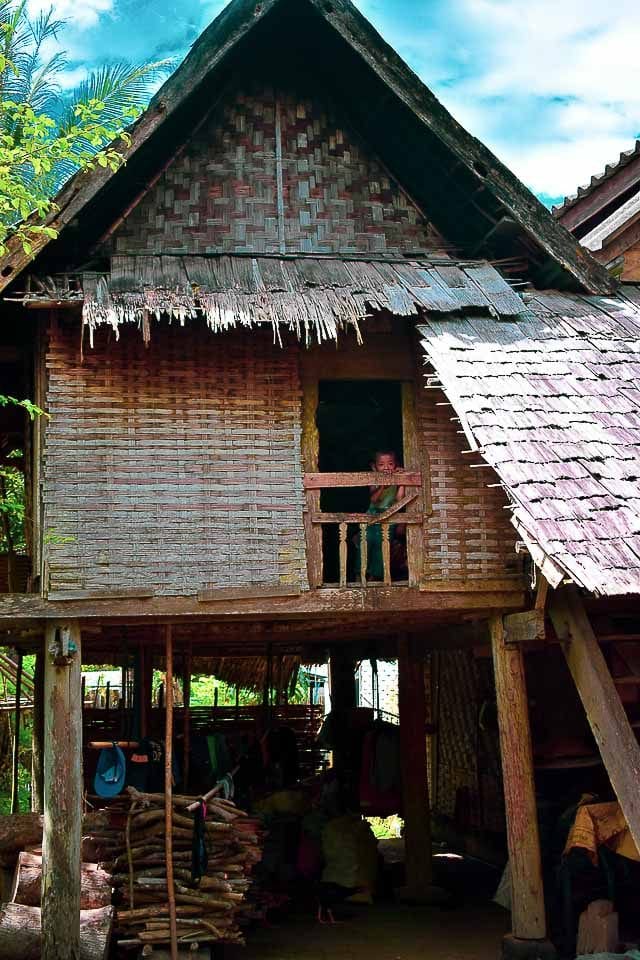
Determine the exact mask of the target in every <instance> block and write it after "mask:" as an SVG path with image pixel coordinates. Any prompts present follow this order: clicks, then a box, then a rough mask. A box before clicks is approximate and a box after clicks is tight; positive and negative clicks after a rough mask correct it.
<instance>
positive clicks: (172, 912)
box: [164, 624, 178, 960]
mask: <svg viewBox="0 0 640 960" xmlns="http://www.w3.org/2000/svg"><path fill="white" fill-rule="evenodd" d="M164 629H165V635H164V637H165V657H166V684H165V686H166V689H165V697H166V700H165V703H166V722H165V736H164V803H165V807H164V811H165V819H164V825H165V859H166V862H167V864H166V865H167V899H168V901H169V929H170V934H171V960H177V958H178V934H177V928H176V893H175V887H174V883H173V629H172V627H171V624H167V626H166V627H165V628H164Z"/></svg>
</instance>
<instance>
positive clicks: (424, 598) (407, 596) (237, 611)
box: [0, 581, 524, 630]
mask: <svg viewBox="0 0 640 960" xmlns="http://www.w3.org/2000/svg"><path fill="white" fill-rule="evenodd" d="M501 584H502V585H501V586H497V583H496V586H494V584H493V583H491V584H488V585H486V589H479V590H477V591H473V592H466V591H465V590H461V589H460V586H459V585H457V584H456V583H455V582H452V583H451V584H450V585H449V587H450V589H449V590H446V589H443V590H442V591H440V592H437V593H429V592H423V591H422V590H416V589H415V587H402V586H392V587H384V586H380V585H378V586H372V585H370V586H369V587H367V588H366V589H363V588H362V587H354V588H347V589H346V590H339V589H335V588H331V587H326V588H322V589H320V590H307V591H304V592H303V593H301V594H300V596H298V597H272V598H263V599H259V600H238V601H229V602H226V603H225V604H220V603H217V601H214V602H212V603H207V602H202V601H199V600H198V598H197V597H196V596H188V597H153V598H150V599H148V600H144V599H142V600H131V599H129V600H117V599H116V600H76V601H74V600H69V601H55V600H45V599H43V598H42V597H40V596H38V595H37V594H26V593H25V594H11V595H8V594H7V595H5V596H3V597H1V598H0V630H3V629H12V628H19V627H23V626H24V625H25V624H30V623H33V622H34V621H38V620H49V619H53V620H57V619H61V618H62V619H65V618H73V619H78V620H87V621H89V620H101V621H102V622H103V623H104V622H105V621H109V620H113V621H114V622H115V621H120V622H129V623H142V622H145V621H146V622H148V623H151V622H152V621H153V620H158V619H160V620H162V619H166V620H172V621H179V620H181V619H182V618H185V619H187V620H191V619H192V618H193V619H195V618H200V619H203V620H206V619H216V620H217V619H219V620H229V619H235V618H241V617H243V616H244V617H247V618H249V619H251V618H252V619H256V618H258V619H259V618H261V617H264V618H267V619H269V620H271V621H276V620H288V619H297V618H302V619H304V618H306V617H308V616H309V615H310V614H311V615H312V616H330V617H335V616H336V615H340V614H348V613H367V612H371V613H376V614H378V615H379V614H381V613H384V612H388V613H390V614H394V613H401V612H406V613H410V612H417V611H421V612H425V613H426V612H432V613H441V612H442V611H445V610H451V611H455V610H464V611H465V612H468V613H469V614H470V615H472V614H473V612H474V611H482V610H488V609H492V608H493V609H505V608H507V609H511V610H514V609H515V610H517V609H519V608H522V606H523V604H524V590H523V587H522V583H521V582H519V581H514V582H513V584H512V585H511V584H510V585H509V586H507V581H501ZM443 586H444V585H443ZM480 586H482V585H480Z"/></svg>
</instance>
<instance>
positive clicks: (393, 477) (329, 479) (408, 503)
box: [303, 470, 424, 588]
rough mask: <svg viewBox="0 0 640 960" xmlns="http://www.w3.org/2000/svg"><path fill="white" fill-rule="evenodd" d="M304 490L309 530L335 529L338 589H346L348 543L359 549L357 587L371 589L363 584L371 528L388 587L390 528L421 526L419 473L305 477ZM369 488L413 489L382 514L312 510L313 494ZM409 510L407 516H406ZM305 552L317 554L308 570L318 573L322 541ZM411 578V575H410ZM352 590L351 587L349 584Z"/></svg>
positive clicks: (313, 542) (312, 542) (312, 541)
mask: <svg viewBox="0 0 640 960" xmlns="http://www.w3.org/2000/svg"><path fill="white" fill-rule="evenodd" d="M303 480H304V488H305V490H306V491H307V517H308V521H310V523H311V526H312V528H314V527H318V526H323V525H331V526H334V527H337V529H338V570H339V575H338V584H339V586H340V587H341V588H346V587H347V585H348V558H349V542H350V539H351V542H353V544H354V546H355V545H356V544H357V545H358V546H359V552H360V569H359V571H358V574H359V577H358V581H357V582H358V583H359V585H360V586H362V587H366V586H369V585H371V581H368V580H367V569H368V565H369V543H368V539H367V531H368V529H369V527H371V526H379V527H380V529H381V551H382V567H383V578H382V584H383V585H384V586H391V585H392V582H393V581H392V570H391V526H392V525H393V524H397V523H401V524H403V525H407V524H415V525H421V524H422V523H423V521H424V504H423V503H422V502H421V500H422V497H423V493H422V488H423V478H422V473H420V472H417V471H415V470H397V471H395V472H394V473H388V474H387V473H384V474H383V473H375V472H372V473H306V474H305V475H304V478H303ZM373 486H402V487H408V488H417V489H415V490H410V492H409V493H407V495H406V496H404V497H403V498H402V499H401V500H399V501H398V503H394V504H393V506H391V507H389V509H388V510H386V511H385V512H384V513H380V514H372V513H335V512H333V513H329V512H323V511H318V510H317V509H314V507H317V504H318V499H317V497H318V494H317V491H320V490H330V489H340V488H349V487H350V488H353V487H373ZM407 508H410V512H406V511H407ZM353 527H357V530H356V531H354V533H353V534H352V537H351V538H350V537H349V530H350V528H351V529H353ZM307 549H308V550H309V551H310V552H312V551H316V550H319V551H320V553H319V556H314V557H312V558H311V566H312V567H313V568H314V569H316V570H322V569H323V566H324V562H323V561H324V558H323V548H322V539H321V538H320V537H318V538H316V537H314V538H309V542H308V543H307ZM410 574H411V571H410ZM349 585H350V586H353V584H349Z"/></svg>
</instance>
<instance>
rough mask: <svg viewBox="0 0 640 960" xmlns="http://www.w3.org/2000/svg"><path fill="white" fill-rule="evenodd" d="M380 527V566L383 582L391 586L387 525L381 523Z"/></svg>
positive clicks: (389, 546) (389, 545)
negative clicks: (382, 571) (381, 567)
mask: <svg viewBox="0 0 640 960" xmlns="http://www.w3.org/2000/svg"><path fill="white" fill-rule="evenodd" d="M380 526H381V527H382V566H383V569H384V582H385V584H387V585H390V584H391V544H390V542H389V523H388V522H387V523H381V524H380Z"/></svg>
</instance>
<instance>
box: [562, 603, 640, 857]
mask: <svg viewBox="0 0 640 960" xmlns="http://www.w3.org/2000/svg"><path fill="white" fill-rule="evenodd" d="M549 616H550V617H551V622H552V623H553V626H554V629H555V632H556V634H557V636H558V639H559V640H560V641H561V644H562V650H563V652H564V655H565V657H566V660H567V664H568V666H569V670H570V671H571V676H572V677H573V679H574V682H575V685H576V687H577V690H578V693H579V694H580V699H581V700H582V703H583V705H584V709H585V713H586V715H587V720H588V721H589V725H590V726H591V730H592V732H593V736H594V738H595V741H596V743H597V744H598V749H599V751H600V755H601V756H602V761H603V763H604V765H605V767H606V769H607V773H608V774H609V779H610V780H611V785H612V786H613V789H614V790H615V793H616V796H617V798H618V802H619V803H620V806H621V808H622V812H623V814H624V816H625V819H626V821H627V824H628V826H629V830H630V832H631V836H632V837H633V839H634V840H635V843H636V846H637V847H638V849H640V793H639V792H638V783H640V746H639V745H638V741H637V739H636V736H635V734H634V732H633V729H632V728H631V725H630V723H629V719H628V717H627V715H626V713H625V710H624V707H623V706H622V703H621V702H620V696H619V694H618V691H617V690H616V686H615V683H614V681H613V679H612V677H611V673H610V672H609V668H608V666H607V663H606V661H605V659H604V656H603V654H602V650H601V649H600V645H599V643H598V639H597V637H596V635H595V633H594V632H593V628H592V626H591V623H590V622H589V618H588V616H587V613H586V610H585V608H584V604H583V601H582V598H581V597H580V594H579V593H578V591H577V590H576V588H575V587H564V588H562V589H561V590H558V591H556V592H555V593H554V595H553V598H552V600H551V603H550V604H549Z"/></svg>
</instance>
